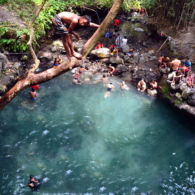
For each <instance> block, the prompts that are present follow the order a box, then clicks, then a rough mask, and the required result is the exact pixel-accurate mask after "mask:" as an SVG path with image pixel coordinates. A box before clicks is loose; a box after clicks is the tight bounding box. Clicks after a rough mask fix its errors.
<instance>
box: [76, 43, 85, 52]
mask: <svg viewBox="0 0 195 195" xmlns="http://www.w3.org/2000/svg"><path fill="white" fill-rule="evenodd" d="M85 42H86V41H85V40H79V41H77V42H74V49H75V50H76V51H78V52H80V51H81V49H82V48H83V46H84V45H85Z"/></svg>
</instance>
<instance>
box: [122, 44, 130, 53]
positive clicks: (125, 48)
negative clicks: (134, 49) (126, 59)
mask: <svg viewBox="0 0 195 195" xmlns="http://www.w3.org/2000/svg"><path fill="white" fill-rule="evenodd" d="M129 50H130V47H129V46H128V45H124V46H122V51H123V53H128V52H129Z"/></svg>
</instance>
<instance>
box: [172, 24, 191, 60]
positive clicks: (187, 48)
mask: <svg viewBox="0 0 195 195" xmlns="http://www.w3.org/2000/svg"><path fill="white" fill-rule="evenodd" d="M169 45H170V49H171V50H172V51H173V54H174V55H176V56H179V57H180V58H184V57H185V56H189V57H190V59H191V61H192V62H195V47H194V45H195V25H193V26H191V27H189V29H188V31H187V32H181V33H179V34H178V36H177V37H175V38H172V39H171V40H170V41H169Z"/></svg>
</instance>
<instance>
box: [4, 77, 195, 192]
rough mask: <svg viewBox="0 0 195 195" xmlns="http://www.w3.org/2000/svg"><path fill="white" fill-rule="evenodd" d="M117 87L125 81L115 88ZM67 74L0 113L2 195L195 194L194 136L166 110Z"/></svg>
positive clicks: (140, 97) (141, 97) (176, 115)
mask: <svg viewBox="0 0 195 195" xmlns="http://www.w3.org/2000/svg"><path fill="white" fill-rule="evenodd" d="M113 82H114V84H115V85H116V86H118V82H120V81H119V80H116V79H115V80H114V81H113ZM105 91H106V89H105V87H104V86H103V84H102V83H99V84H96V85H81V86H75V85H72V83H71V76H70V75H68V74H66V75H63V76H61V77H58V78H56V79H54V80H52V81H50V82H48V83H44V84H42V85H41V86H40V90H39V98H38V99H37V100H36V101H35V102H33V101H31V100H29V95H28V92H29V90H26V91H24V92H22V93H21V94H20V95H19V96H18V97H16V98H15V99H14V100H13V102H11V103H10V104H9V105H8V106H7V107H6V108H5V109H4V110H3V111H1V113H0V121H1V122H0V170H1V171H0V194H1V195H4V194H5V195H9V194H17V195H18V194H25V195H26V194H32V192H31V191H30V190H29V189H28V187H27V186H26V185H27V182H28V177H29V174H34V175H36V176H37V177H39V178H41V179H42V186H41V190H40V192H38V193H36V194H47V193H50V194H60V193H61V194H63V193H64V194H65V193H67V194H69V193H70V194H71V193H80V194H84V193H85V194H88V195H89V194H141V195H144V194H195V135H194V131H193V130H194V128H193V126H192V125H190V123H188V122H187V121H186V118H185V117H182V116H181V115H180V114H179V113H177V112H176V111H174V110H171V109H170V108H169V107H168V106H167V105H165V104H164V103H162V102H160V101H157V100H155V99H151V98H149V97H147V96H145V95H140V94H139V93H137V92H136V91H135V90H134V89H133V87H131V86H130V91H129V92H121V91H120V89H119V87H116V90H115V91H114V92H112V93H111V96H110V97H109V98H107V99H104V93H105Z"/></svg>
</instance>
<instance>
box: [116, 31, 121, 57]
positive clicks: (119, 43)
mask: <svg viewBox="0 0 195 195" xmlns="http://www.w3.org/2000/svg"><path fill="white" fill-rule="evenodd" d="M115 43H116V52H117V56H118V52H119V49H120V48H121V46H122V37H121V36H120V34H118V36H117V38H116V41H115Z"/></svg>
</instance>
